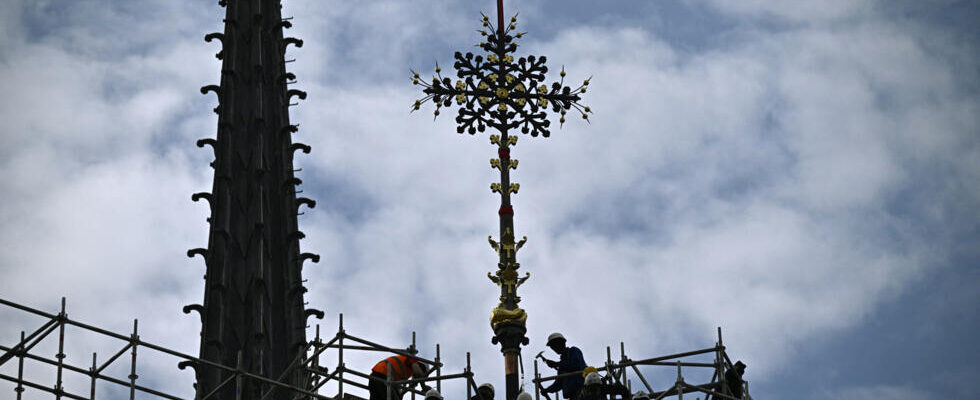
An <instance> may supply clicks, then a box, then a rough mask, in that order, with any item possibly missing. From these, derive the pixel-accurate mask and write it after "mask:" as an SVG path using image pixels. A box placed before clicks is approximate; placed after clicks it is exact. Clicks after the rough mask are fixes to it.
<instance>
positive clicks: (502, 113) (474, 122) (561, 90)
mask: <svg viewBox="0 0 980 400" xmlns="http://www.w3.org/2000/svg"><path fill="white" fill-rule="evenodd" d="M482 24H483V27H484V28H491V29H482V30H480V31H479V32H480V35H481V36H483V37H485V39H486V40H485V41H484V42H481V43H480V44H478V45H477V47H479V48H480V49H481V50H483V51H484V52H485V56H484V55H474V54H473V53H470V52H467V53H466V54H463V53H461V52H456V54H454V55H453V58H454V59H455V62H454V63H453V68H454V69H455V70H456V77H457V79H456V81H455V82H453V80H452V79H450V78H449V77H444V76H442V69H441V68H440V67H439V66H436V69H435V75H433V76H432V78H431V79H430V80H428V81H427V80H425V79H423V78H422V77H421V76H420V75H419V74H418V73H417V72H415V71H412V83H414V84H416V85H421V86H422V87H423V88H424V89H423V90H422V92H423V93H424V94H425V96H424V97H422V98H420V99H418V100H416V101H415V104H413V105H412V110H413V111H414V110H419V109H420V108H421V107H422V106H423V105H424V104H426V103H428V102H432V103H433V104H435V110H434V111H433V114H434V115H435V116H437V117H438V116H439V114H440V109H441V108H442V107H451V106H452V105H453V103H454V102H455V103H456V105H457V106H459V110H458V112H457V115H456V123H457V124H458V125H457V127H456V132H458V133H463V132H467V133H469V134H475V133H476V132H478V131H479V132H483V131H484V130H486V128H487V127H488V126H489V127H493V128H496V129H498V130H501V131H506V130H509V129H517V128H520V130H521V132H522V133H529V134H531V136H538V135H539V134H540V135H541V136H544V137H548V136H550V135H551V131H550V130H549V127H550V126H551V121H550V120H549V119H548V117H547V114H546V111H547V110H548V109H549V108H550V109H551V110H552V111H554V112H556V113H559V114H560V117H559V119H558V122H559V125H562V124H564V123H565V116H566V114H567V113H569V112H572V110H574V111H575V112H576V113H578V114H579V115H581V117H582V118H583V119H585V120H586V121H587V120H588V119H589V114H590V113H592V109H591V108H589V107H588V106H584V105H582V104H580V103H579V101H580V100H581V95H582V94H583V93H585V92H586V90H587V89H588V86H589V79H586V80H584V81H583V82H582V84H581V85H579V86H578V87H575V88H573V87H570V86H567V85H566V84H565V69H564V68H562V70H561V72H560V73H559V77H560V79H559V80H557V81H553V82H552V83H551V84H550V85H549V84H547V82H546V79H545V74H546V73H547V72H548V66H547V65H545V63H546V62H547V57H544V56H541V57H535V56H533V55H532V56H527V57H520V58H518V59H515V58H514V55H513V53H514V52H515V51H516V50H517V43H515V41H514V40H515V39H517V38H520V37H522V36H524V33H523V32H516V29H517V17H516V16H514V17H511V19H510V24H508V25H507V26H506V27H499V28H500V29H492V27H491V23H490V18H488V17H487V16H486V15H483V21H482Z"/></svg>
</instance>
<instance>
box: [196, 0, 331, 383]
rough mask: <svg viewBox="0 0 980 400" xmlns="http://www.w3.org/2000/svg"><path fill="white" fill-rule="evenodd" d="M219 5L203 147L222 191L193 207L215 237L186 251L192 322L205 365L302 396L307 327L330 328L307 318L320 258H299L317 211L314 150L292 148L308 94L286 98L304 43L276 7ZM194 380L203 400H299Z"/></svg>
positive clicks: (202, 372)
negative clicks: (191, 276) (210, 111)
mask: <svg viewBox="0 0 980 400" xmlns="http://www.w3.org/2000/svg"><path fill="white" fill-rule="evenodd" d="M219 4H220V5H221V6H224V7H225V19H224V22H225V29H224V32H223V33H218V32H215V33H211V34H208V35H206V36H205V40H206V41H208V42H214V41H218V42H220V44H221V50H220V52H219V53H218V54H217V57H218V58H219V59H221V60H222V64H221V83H220V85H209V86H205V87H203V88H201V92H202V93H205V94H207V93H209V92H214V93H215V94H216V95H217V97H218V106H217V108H215V109H214V111H215V112H216V113H217V114H218V130H217V136H216V138H214V139H210V138H208V139H201V140H199V141H198V142H197V145H198V146H199V147H205V146H209V147H211V148H212V149H213V151H214V162H213V163H211V166H212V167H213V169H214V183H213V186H212V190H211V192H210V193H196V194H194V195H193V197H192V199H193V200H194V201H200V200H206V203H208V204H209V205H210V209H211V215H210V217H209V218H208V223H209V224H210V233H209V236H208V246H207V249H203V248H199V249H192V250H190V251H188V255H189V256H191V257H193V256H195V255H200V256H202V257H203V258H204V261H205V263H206V264H207V270H206V274H205V276H204V278H205V289H204V303H203V304H194V305H189V306H187V307H185V308H184V312H188V313H189V312H191V311H197V312H198V313H200V317H201V322H202V328H201V347H200V358H201V359H203V360H205V361H210V362H215V363H219V364H223V365H226V366H230V367H236V368H238V369H239V370H241V371H244V372H248V373H252V374H255V375H259V376H262V377H266V378H268V379H273V380H279V381H282V382H284V383H287V384H290V385H293V386H296V387H299V388H306V387H307V385H308V382H309V373H308V372H307V371H305V370H303V369H302V368H296V367H297V366H301V365H302V359H303V357H304V356H305V349H306V345H307V343H306V318H307V316H309V315H318V316H320V317H321V318H322V312H320V311H317V310H307V309H306V308H305V307H304V302H303V294H304V293H305V292H306V288H304V287H303V279H302V273H301V272H302V268H303V262H304V261H306V260H311V261H313V262H317V261H318V260H319V256H317V255H315V254H310V253H301V251H300V239H303V237H304V235H303V232H301V231H300V230H299V229H298V226H297V214H298V213H300V208H301V206H303V205H305V206H307V207H310V208H312V207H313V206H315V204H316V203H315V202H314V201H313V200H310V199H307V198H304V197H297V194H298V193H300V192H301V191H300V190H298V186H299V185H300V183H301V181H300V179H299V178H297V177H296V176H295V172H296V170H294V168H293V156H294V154H295V152H296V151H297V150H299V151H302V152H304V153H309V152H310V147H309V146H307V145H305V144H302V143H296V142H293V134H295V133H296V132H297V129H298V125H293V124H291V123H290V121H289V107H290V106H292V105H295V104H291V101H292V100H295V99H297V98H299V99H305V98H306V93H304V92H302V91H300V90H295V89H291V88H290V85H291V84H293V83H295V82H294V81H295V79H296V77H295V76H294V75H293V74H292V73H290V72H287V68H286V66H287V61H286V60H285V57H284V55H285V53H286V51H287V48H288V47H289V46H290V45H293V46H295V47H300V46H302V45H303V42H302V41H301V40H299V39H296V38H291V37H284V36H283V29H285V28H289V27H291V23H290V21H289V20H284V19H282V15H281V5H280V1H279V0H227V1H225V0H222V1H219ZM196 370H197V393H198V396H200V397H204V396H207V395H209V394H211V395H212V397H211V398H219V399H261V398H267V399H291V398H292V397H293V396H295V393H287V392H286V391H283V390H275V391H273V392H272V393H271V394H270V393H268V392H269V390H270V388H271V387H270V386H269V385H267V384H263V383H262V382H259V381H256V380H248V379H246V380H244V381H243V382H236V381H237V380H238V378H236V377H235V376H234V375H233V374H232V373H231V372H229V371H224V370H221V369H216V368H207V367H202V366H197V368H196ZM236 387H240V388H241V392H240V393H236ZM266 394H269V396H268V397H263V396H264V395H266Z"/></svg>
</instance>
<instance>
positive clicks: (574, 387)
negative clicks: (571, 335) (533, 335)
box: [542, 332, 586, 400]
mask: <svg viewBox="0 0 980 400" xmlns="http://www.w3.org/2000/svg"><path fill="white" fill-rule="evenodd" d="M548 347H550V348H551V350H554V352H555V353H556V354H558V355H559V356H560V357H561V358H560V359H559V360H558V361H552V360H549V359H547V358H544V357H542V359H544V362H545V363H546V364H548V366H549V367H551V368H554V369H556V370H558V375H561V374H564V373H568V372H578V373H577V374H575V375H572V376H565V377H560V378H558V379H555V382H554V383H552V384H551V386H548V387H546V388H543V389H542V392H544V393H555V392H557V391H559V390H561V394H562V397H564V398H566V399H571V400H578V395H579V390H581V389H582V383H583V381H584V378H583V377H582V373H581V372H582V370H584V369H585V367H586V365H585V358H584V357H582V350H579V349H578V347H575V346H571V347H569V346H566V345H565V336H562V334H561V333H557V332H556V333H552V334H551V335H548Z"/></svg>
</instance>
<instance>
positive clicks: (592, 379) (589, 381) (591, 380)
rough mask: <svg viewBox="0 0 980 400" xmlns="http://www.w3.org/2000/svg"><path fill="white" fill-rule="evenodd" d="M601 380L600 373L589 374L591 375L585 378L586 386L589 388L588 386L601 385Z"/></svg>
mask: <svg viewBox="0 0 980 400" xmlns="http://www.w3.org/2000/svg"><path fill="white" fill-rule="evenodd" d="M600 380H601V379H600V378H599V373H598V372H589V374H588V375H586V376H585V384H586V386H588V385H595V384H597V383H599V381H600Z"/></svg>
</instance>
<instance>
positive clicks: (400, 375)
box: [368, 355, 431, 400]
mask: <svg viewBox="0 0 980 400" xmlns="http://www.w3.org/2000/svg"><path fill="white" fill-rule="evenodd" d="M389 368H390V372H391V380H393V381H403V380H406V379H411V378H424V377H425V376H426V375H428V368H426V366H425V365H424V364H422V363H420V362H419V361H418V360H416V359H414V358H411V357H408V356H403V355H396V356H391V357H388V358H386V359H384V360H381V361H380V362H378V363H377V364H375V365H374V368H371V377H372V378H377V379H370V380H369V382H368V391H369V392H370V393H371V399H370V400H398V399H401V397H402V395H403V394H404V391H403V390H399V388H393V389H394V390H393V392H392V393H393V394H394V398H393V399H388V385H387V384H385V382H386V381H387V380H388V372H389ZM412 386H415V384H414V383H413V384H412ZM429 389H431V388H430V387H429V386H427V385H426V384H425V383H423V384H422V391H423V392H425V391H427V390H429Z"/></svg>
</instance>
